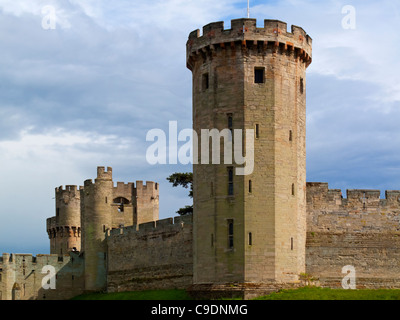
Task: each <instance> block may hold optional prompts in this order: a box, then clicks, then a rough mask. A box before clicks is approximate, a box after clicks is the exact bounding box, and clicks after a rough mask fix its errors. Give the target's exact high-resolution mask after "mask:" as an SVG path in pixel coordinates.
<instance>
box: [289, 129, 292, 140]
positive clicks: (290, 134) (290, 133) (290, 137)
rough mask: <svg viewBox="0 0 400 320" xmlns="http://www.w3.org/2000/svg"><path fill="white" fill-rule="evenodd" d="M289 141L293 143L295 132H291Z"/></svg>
mask: <svg viewBox="0 0 400 320" xmlns="http://www.w3.org/2000/svg"><path fill="white" fill-rule="evenodd" d="M289 141H290V142H292V141H293V131H292V130H289Z"/></svg>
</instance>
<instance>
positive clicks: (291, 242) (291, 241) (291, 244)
mask: <svg viewBox="0 0 400 320" xmlns="http://www.w3.org/2000/svg"><path fill="white" fill-rule="evenodd" d="M290 250H293V238H290Z"/></svg>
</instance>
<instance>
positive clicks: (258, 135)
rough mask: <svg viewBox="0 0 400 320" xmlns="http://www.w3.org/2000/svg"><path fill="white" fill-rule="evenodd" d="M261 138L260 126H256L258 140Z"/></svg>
mask: <svg viewBox="0 0 400 320" xmlns="http://www.w3.org/2000/svg"><path fill="white" fill-rule="evenodd" d="M258 138H260V125H259V124H256V139H258Z"/></svg>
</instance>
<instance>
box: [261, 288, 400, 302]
mask: <svg viewBox="0 0 400 320" xmlns="http://www.w3.org/2000/svg"><path fill="white" fill-rule="evenodd" d="M255 300H400V290H390V289H380V290H367V289H363V290H344V289H328V288H317V287H305V288H299V289H293V290H282V291H280V292H277V293H272V294H270V295H268V296H264V297H260V298H257V299H255Z"/></svg>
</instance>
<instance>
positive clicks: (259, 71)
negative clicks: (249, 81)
mask: <svg viewBox="0 0 400 320" xmlns="http://www.w3.org/2000/svg"><path fill="white" fill-rule="evenodd" d="M264 70H265V68H255V69H254V83H264Z"/></svg>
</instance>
